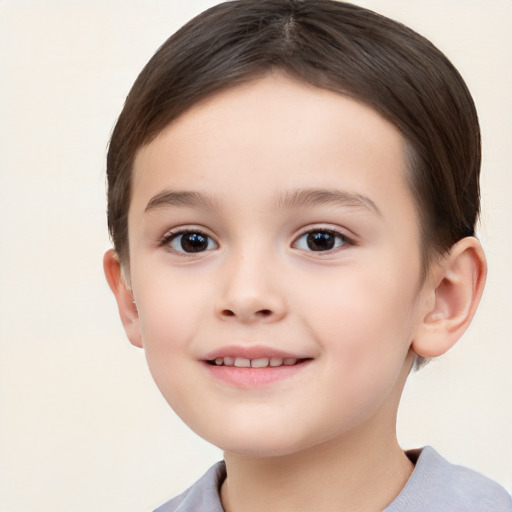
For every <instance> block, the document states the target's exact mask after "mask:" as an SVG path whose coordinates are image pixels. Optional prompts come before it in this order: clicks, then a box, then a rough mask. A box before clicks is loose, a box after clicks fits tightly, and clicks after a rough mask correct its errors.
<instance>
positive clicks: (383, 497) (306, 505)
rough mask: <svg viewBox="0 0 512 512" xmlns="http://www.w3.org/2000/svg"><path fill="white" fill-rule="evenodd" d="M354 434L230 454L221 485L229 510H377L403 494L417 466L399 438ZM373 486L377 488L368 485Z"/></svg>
mask: <svg viewBox="0 0 512 512" xmlns="http://www.w3.org/2000/svg"><path fill="white" fill-rule="evenodd" d="M358 441H359V440H358V439H353V436H351V435H348V436H347V437H346V438H345V439H343V440H334V441H330V442H327V443H324V444H323V445H321V446H315V447H314V448H311V449H308V450H305V451H303V452H301V453H294V454H292V455H287V456H279V457H261V458H254V457H245V456H240V455H237V454H232V453H226V454H225V461H226V467H227V474H228V478H227V479H226V481H225V483H224V484H223V486H222V489H221V498H222V502H223V505H224V509H225V510H226V512H239V511H244V512H253V511H254V512H259V511H261V510H265V511H266V512H273V511H282V510H294V511H302V510H304V511H306V510H315V511H317V512H323V511H326V512H327V511H332V510H340V511H344V512H345V511H350V512H356V511H357V512H366V511H368V512H370V511H372V512H374V511H375V510H382V509H384V508H385V507H386V506H387V505H389V503H391V502H392V501H393V499H394V498H395V497H396V496H397V495H398V494H399V493H400V491H401V490H402V488H403V487H404V485H405V483H406V482H407V480H408V478H409V477H410V475H411V473H412V470H413V465H412V463H411V462H410V461H409V459H408V458H407V456H406V455H405V454H404V452H403V451H402V450H401V448H400V446H399V445H398V442H397V440H396V437H395V438H394V439H392V440H390V441H385V442H383V439H382V438H381V439H375V440H374V443H372V444H371V445H369V444H368V443H364V450H362V449H361V448H360V447H361V446H363V445H361V443H359V442H358ZM369 489H371V492H368V490H369Z"/></svg>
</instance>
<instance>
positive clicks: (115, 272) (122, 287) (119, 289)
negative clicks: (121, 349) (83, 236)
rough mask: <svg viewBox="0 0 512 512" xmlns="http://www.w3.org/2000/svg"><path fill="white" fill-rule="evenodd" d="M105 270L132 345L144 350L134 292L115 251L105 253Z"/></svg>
mask: <svg viewBox="0 0 512 512" xmlns="http://www.w3.org/2000/svg"><path fill="white" fill-rule="evenodd" d="M103 270H104V272H105V277H106V279H107V283H108V285H109V286H110V289H111V290H112V293H113V294H114V296H115V298H116V301H117V307H118V309H119V316H120V317H121V322H122V324H123V327H124V330H125V332H126V335H127V336H128V339H129V340H130V343H132V345H135V346H136V347H140V348H142V337H141V333H140V323H139V313H138V311H137V306H136V305H135V302H134V299H133V293H132V290H131V288H130V286H129V284H128V283H127V282H126V278H125V277H124V275H123V272H122V269H121V263H120V261H119V256H118V255H117V253H116V251H114V249H110V250H108V251H107V252H106V253H105V256H104V257H103Z"/></svg>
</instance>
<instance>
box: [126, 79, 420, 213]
mask: <svg viewBox="0 0 512 512" xmlns="http://www.w3.org/2000/svg"><path fill="white" fill-rule="evenodd" d="M406 171H407V169H406V158H405V143H404V139H403V137H402V135H401V133H400V132H399V131H398V129H397V128H396V127H395V126H394V125H392V124H391V123H389V122H388V121H387V120H385V119H384V118H383V117H382V116H380V115H379V114H378V113H377V112H376V111H375V110H374V109H372V108H370V107H369V106H367V105H364V104H362V103H360V102H358V101H356V100H353V99H351V98H348V97H345V96H342V95H340V94H337V93H334V92H330V91H327V90H324V89H319V88H316V87H313V86H310V85H308V84H305V83H302V82H298V81H296V80H293V79H290V78H288V77H286V76H283V75H281V74H275V75H269V76H266V77H264V78H261V79H257V80H254V81H252V82H249V83H247V84H244V85H241V86H237V87H234V88H231V89H228V90H225V91H222V92H220V93H217V94H216V95H214V96H212V97H210V98H208V99H206V100H205V101H203V102H200V103H198V104H196V105H195V106H193V107H192V108H190V109H189V110H187V111H186V112H185V113H184V114H182V115H181V116H180V117H179V118H178V119H176V120H174V121H173V122H172V123H171V124H170V125H169V126H167V127H166V128H165V129H164V130H163V131H162V132H161V133H160V134H159V135H158V136H157V137H156V138H155V139H154V140H153V141H152V142H151V143H149V144H147V145H146V146H144V147H143V148H141V149H140V150H139V152H138V153H137V155H136V159H135V165H134V176H133V201H132V203H133V204H132V207H133V208H131V210H132V209H133V210H138V211H139V212H141V211H142V210H143V209H144V208H145V207H146V205H147V204H148V201H150V200H151V198H152V197H154V196H155V195H156V194H158V193H160V192H162V191H163V190H165V189H166V188H171V189H178V190H179V189H186V190H190V189H191V187H192V188H193V189H194V190H199V191H204V190H206V191H207V192H208V193H209V194H210V195H212V196H222V194H223V193H224V191H225V189H226V187H227V186H228V185H229V186H231V185H233V184H234V183H235V184H236V190H237V194H236V195H237V196H238V197H239V198H240V202H243V200H244V199H243V198H244V197H251V198H252V197H253V196H254V195H255V193H256V191H257V192H258V193H263V192H264V193H266V194H267V195H268V196H269V197H270V196H271V195H272V196H275V195H277V194H280V195H283V194H285V193H287V191H288V190H289V189H290V188H292V187H296V188H308V187H309V188H311V187H315V188H331V189H332V188H340V187H341V188H342V189H343V190H344V191H347V192H350V193H353V194H359V193H360V192H364V195H365V196H368V195H369V196H374V197H375V200H376V201H375V202H377V201H381V200H382V199H383V198H382V196H383V195H384V194H388V195H390V194H391V195H392V196H393V197H394V201H389V200H388V201H387V203H389V204H383V208H384V209H386V208H388V207H393V203H395V204H394V206H396V205H397V203H399V204H402V203H403V202H404V201H406V202H407V201H408V202H409V203H410V202H411V201H412V198H411V194H410V192H409V189H408V186H407V184H406V179H405V176H406ZM231 192H232V191H231ZM388 199H389V198H388ZM230 200H232V201H233V202H234V203H236V198H233V197H232V194H231V196H230Z"/></svg>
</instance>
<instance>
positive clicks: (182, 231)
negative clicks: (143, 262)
mask: <svg viewBox="0 0 512 512" xmlns="http://www.w3.org/2000/svg"><path fill="white" fill-rule="evenodd" d="M187 234H188V235H199V236H201V237H203V238H204V239H205V240H206V241H207V248H206V249H205V250H201V251H185V250H184V251H179V250H176V249H175V248H173V247H172V246H171V243H172V242H174V241H175V240H177V239H178V238H179V237H180V236H183V235H187ZM211 242H213V244H215V247H214V249H216V248H217V247H218V244H217V242H215V240H213V238H212V237H211V236H210V235H208V234H207V233H205V232H204V231H202V230H201V229H194V228H178V229H174V230H172V231H169V232H168V233H167V234H166V235H165V236H164V237H163V238H162V240H160V243H159V246H160V247H165V246H167V247H168V249H169V250H171V251H172V252H173V253H175V254H178V255H180V256H188V255H193V254H198V253H201V252H207V251H209V250H210V251H211V250H212V248H208V246H209V245H210V243H211ZM182 248H183V246H182Z"/></svg>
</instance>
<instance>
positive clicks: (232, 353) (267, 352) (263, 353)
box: [202, 345, 309, 361]
mask: <svg viewBox="0 0 512 512" xmlns="http://www.w3.org/2000/svg"><path fill="white" fill-rule="evenodd" d="M218 357H235V358H236V357H242V358H245V359H260V358H264V357H267V358H272V357H274V358H280V359H309V357H308V356H304V355H302V354H297V353H293V352H286V351H284V350H279V349H276V348H272V347H266V346H264V345H250V346H241V345H226V346H224V347H220V348H218V349H215V350H211V351H210V352H208V353H206V354H205V355H204V357H202V359H203V360H205V361H213V360H215V359H217V358H218Z"/></svg>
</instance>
